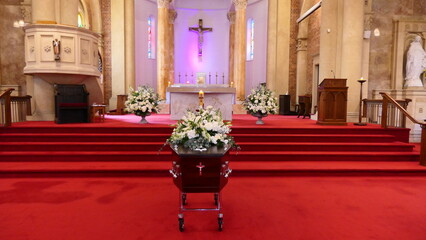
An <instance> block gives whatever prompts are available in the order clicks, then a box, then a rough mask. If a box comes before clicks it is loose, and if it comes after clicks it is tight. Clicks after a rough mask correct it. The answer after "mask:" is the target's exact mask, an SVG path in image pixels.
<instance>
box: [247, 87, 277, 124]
mask: <svg viewBox="0 0 426 240" xmlns="http://www.w3.org/2000/svg"><path fill="white" fill-rule="evenodd" d="M243 106H244V108H245V110H247V112H248V113H249V114H251V115H252V116H254V117H257V118H258V120H257V122H256V124H264V122H263V121H262V118H263V117H266V116H268V114H276V113H277V112H278V99H277V97H275V94H274V92H273V91H271V90H269V89H267V88H266V86H265V85H264V84H260V85H259V86H258V87H257V88H255V89H252V90H251V94H250V95H248V96H247V98H246V99H245V101H244V103H243Z"/></svg>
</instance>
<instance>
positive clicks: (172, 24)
mask: <svg viewBox="0 0 426 240" xmlns="http://www.w3.org/2000/svg"><path fill="white" fill-rule="evenodd" d="M176 17H177V13H176V11H175V10H174V9H170V10H169V47H168V52H169V54H168V55H169V58H168V61H169V64H168V65H169V79H168V82H170V84H173V83H174V82H175V20H176ZM168 82H167V85H166V86H168Z"/></svg>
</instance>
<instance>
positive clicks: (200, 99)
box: [198, 90, 204, 108]
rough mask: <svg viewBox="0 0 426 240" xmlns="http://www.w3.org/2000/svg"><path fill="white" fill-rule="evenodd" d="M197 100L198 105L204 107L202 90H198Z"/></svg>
mask: <svg viewBox="0 0 426 240" xmlns="http://www.w3.org/2000/svg"><path fill="white" fill-rule="evenodd" d="M198 100H199V104H198V105H199V106H200V107H202V108H204V92H203V90H200V91H199V92H198Z"/></svg>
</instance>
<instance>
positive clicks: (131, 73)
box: [124, 1, 136, 93]
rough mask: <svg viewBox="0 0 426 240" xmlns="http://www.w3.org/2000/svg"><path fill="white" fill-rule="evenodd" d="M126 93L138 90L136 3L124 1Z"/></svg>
mask: <svg viewBox="0 0 426 240" xmlns="http://www.w3.org/2000/svg"><path fill="white" fill-rule="evenodd" d="M124 38H125V61H126V62H125V72H124V74H125V80H124V81H125V92H126V93H128V92H129V88H130V87H132V88H133V89H135V88H136V80H135V2H134V1H124Z"/></svg>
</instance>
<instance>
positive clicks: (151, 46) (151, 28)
mask: <svg viewBox="0 0 426 240" xmlns="http://www.w3.org/2000/svg"><path fill="white" fill-rule="evenodd" d="M147 27H148V32H147V34H148V59H155V19H154V17H153V16H150V17H148V26H147Z"/></svg>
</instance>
